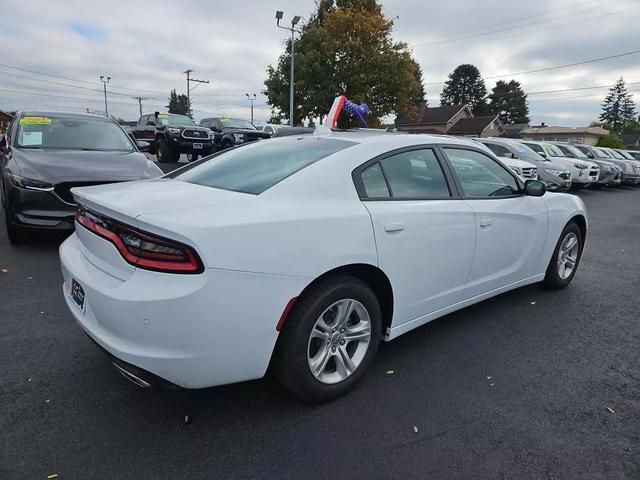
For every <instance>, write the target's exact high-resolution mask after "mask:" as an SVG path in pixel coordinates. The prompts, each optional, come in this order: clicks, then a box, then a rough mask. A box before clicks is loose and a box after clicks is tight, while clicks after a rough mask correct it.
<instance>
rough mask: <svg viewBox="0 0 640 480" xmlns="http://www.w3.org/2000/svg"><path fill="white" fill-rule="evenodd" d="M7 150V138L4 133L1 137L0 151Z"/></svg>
mask: <svg viewBox="0 0 640 480" xmlns="http://www.w3.org/2000/svg"><path fill="white" fill-rule="evenodd" d="M6 148H7V136H6V135H5V134H4V133H3V134H2V135H0V150H2V151H4V150H6Z"/></svg>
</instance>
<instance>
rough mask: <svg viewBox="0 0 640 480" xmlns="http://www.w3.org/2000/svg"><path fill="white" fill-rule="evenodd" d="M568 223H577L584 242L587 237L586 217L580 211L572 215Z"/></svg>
mask: <svg viewBox="0 0 640 480" xmlns="http://www.w3.org/2000/svg"><path fill="white" fill-rule="evenodd" d="M569 223H575V224H576V225H578V228H580V234H581V235H582V243H583V244H584V243H585V240H586V239H587V219H586V218H585V216H584V215H582V214H581V213H579V214H577V215H574V216H573V217H571V219H570V220H569V221H568V222H567V224H569Z"/></svg>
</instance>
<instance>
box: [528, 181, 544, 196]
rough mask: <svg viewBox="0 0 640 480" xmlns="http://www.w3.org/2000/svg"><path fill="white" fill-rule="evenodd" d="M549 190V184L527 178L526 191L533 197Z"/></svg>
mask: <svg viewBox="0 0 640 480" xmlns="http://www.w3.org/2000/svg"><path fill="white" fill-rule="evenodd" d="M546 191H547V186H546V185H545V184H544V183H543V182H541V181H540V180H527V181H526V182H525V183H524V193H525V194H526V195H529V196H531V197H541V196H543V195H544V194H545V193H546Z"/></svg>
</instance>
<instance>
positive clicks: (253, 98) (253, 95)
mask: <svg viewBox="0 0 640 480" xmlns="http://www.w3.org/2000/svg"><path fill="white" fill-rule="evenodd" d="M245 95H246V96H247V98H248V99H249V101H250V102H251V123H253V102H254V101H255V99H256V94H255V93H253V94H251V95H249V94H248V93H245Z"/></svg>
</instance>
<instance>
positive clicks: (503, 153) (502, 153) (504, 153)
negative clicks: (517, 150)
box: [484, 143, 513, 158]
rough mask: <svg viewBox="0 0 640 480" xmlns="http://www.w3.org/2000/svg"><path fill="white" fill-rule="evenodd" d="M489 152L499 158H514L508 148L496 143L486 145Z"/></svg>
mask: <svg viewBox="0 0 640 480" xmlns="http://www.w3.org/2000/svg"><path fill="white" fill-rule="evenodd" d="M484 145H486V146H487V147H489V150H491V151H492V152H493V153H495V154H496V155H497V156H498V157H504V158H513V154H512V153H511V152H510V151H509V149H508V148H505V147H503V146H502V145H497V144H495V143H484Z"/></svg>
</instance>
